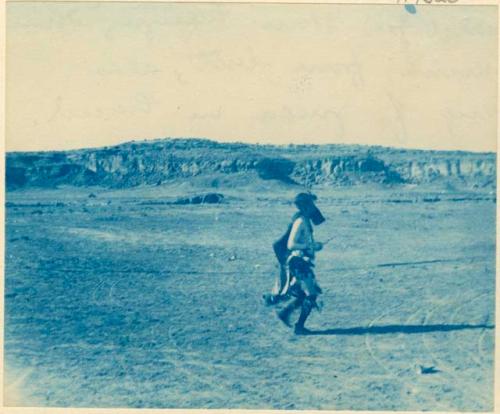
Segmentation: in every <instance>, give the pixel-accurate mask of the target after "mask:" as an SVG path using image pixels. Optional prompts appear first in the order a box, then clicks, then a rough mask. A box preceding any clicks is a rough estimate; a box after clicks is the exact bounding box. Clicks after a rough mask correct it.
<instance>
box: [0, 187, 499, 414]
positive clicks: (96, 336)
mask: <svg viewBox="0 0 500 414" xmlns="http://www.w3.org/2000/svg"><path fill="white" fill-rule="evenodd" d="M195 190H196V189H195V188H191V187H186V186H184V185H181V184H179V185H169V186H162V187H150V188H138V189H133V190H120V191H118V190H117V191H112V190H104V189H73V188H66V189H59V190H44V191H42V190H24V191H14V192H10V193H8V194H7V201H8V205H7V219H6V279H5V294H6V301H5V306H6V307H5V362H6V372H5V375H6V381H5V382H6V385H5V386H6V398H7V403H10V404H12V405H41V406H74V407H81V406H88V407H96V406H99V407H155V408H248V409H332V410H349V409H350V410H417V411H420V410H439V411H446V410H453V411H491V410H493V351H494V325H495V321H494V300H495V298H494V295H495V289H494V287H495V208H496V205H495V203H494V197H495V196H494V194H491V193H481V192H478V191H475V192H459V191H444V192H443V191H441V190H440V191H439V192H438V191H437V190H436V191H434V190H432V189H426V190H423V189H421V188H419V187H409V186H406V187H395V188H392V189H383V188H378V187H354V188H345V189H333V188H319V189H317V190H315V192H316V193H317V194H318V196H319V203H318V205H319V206H320V208H321V209H322V210H323V212H324V215H325V216H326V217H327V219H328V220H327V222H325V223H324V224H323V225H322V226H320V227H318V228H317V230H316V238H317V239H318V240H326V239H327V238H329V237H333V241H332V242H331V243H330V244H328V246H327V247H325V249H324V251H323V252H321V253H320V255H319V256H318V260H317V267H316V272H317V276H318V279H319V283H320V284H321V286H322V288H323V291H324V294H323V295H322V296H321V300H322V301H323V303H324V307H323V310H322V312H321V313H319V312H316V311H314V312H313V313H312V315H311V317H310V318H309V320H308V323H307V326H308V328H310V329H311V330H312V331H313V335H308V336H295V335H294V334H293V332H292V331H291V330H290V329H289V328H286V327H285V326H284V325H282V324H281V323H280V322H279V320H278V319H277V318H276V316H275V309H274V308H273V307H266V306H265V305H264V303H263V301H262V299H261V296H262V294H263V293H265V292H268V291H269V290H270V289H271V287H272V285H273V281H274V277H275V275H276V273H277V265H276V261H275V259H274V256H273V252H272V249H271V244H272V242H273V241H274V240H275V239H276V238H278V237H279V236H280V235H281V234H282V233H283V231H284V230H285V229H286V226H287V224H288V222H289V219H290V217H291V216H292V214H293V212H294V208H293V206H292V204H291V203H290V200H291V198H292V197H293V195H294V193H295V192H296V191H297V189H295V188H293V187H286V186H285V187H280V186H278V185H277V184H273V183H271V182H270V183H268V184H265V185H264V184H262V186H261V187H258V188H256V187H253V188H247V189H245V188H242V189H232V190H231V189H228V188H221V189H218V190H217V191H219V192H222V193H224V194H225V195H226V202H225V203H224V204H221V205H187V206H173V205H166V204H160V203H157V201H158V200H169V199H171V198H174V197H176V196H178V195H184V194H186V192H189V191H195ZM90 193H93V194H94V195H95V196H96V197H90V198H89V194H90ZM432 367H433V368H432Z"/></svg>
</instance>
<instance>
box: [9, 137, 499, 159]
mask: <svg viewBox="0 0 500 414" xmlns="http://www.w3.org/2000/svg"><path fill="white" fill-rule="evenodd" d="M189 140H193V141H205V142H211V143H214V144H220V145H224V144H227V145H235V144H239V145H246V146H249V147H252V146H253V147H275V148H286V147H324V146H339V147H340V146H343V147H361V148H380V149H392V150H399V151H409V152H443V153H467V154H495V155H496V153H497V151H496V150H494V151H476V150H466V149H463V150H461V149H435V148H428V149H427V148H425V149H424V148H409V147H398V146H390V145H377V144H358V143H352V144H349V143H345V142H336V143H334V142H325V143H321V144H319V143H307V142H302V143H292V142H290V143H261V142H245V141H238V140H236V139H235V140H228V141H223V140H218V139H216V138H211V137H210V138H208V137H182V136H181V137H161V138H142V139H131V140H130V139H129V140H123V141H122V142H120V143H117V144H111V145H100V146H90V147H78V148H67V149H41V150H11V151H8V150H5V151H4V153H5V154H23V153H24V154H29V153H50V152H59V153H64V152H78V151H90V150H102V149H111V148H115V147H120V146H123V145H127V144H134V143H136V144H146V145H151V144H153V143H155V142H160V141H189Z"/></svg>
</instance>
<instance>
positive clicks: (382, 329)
mask: <svg viewBox="0 0 500 414" xmlns="http://www.w3.org/2000/svg"><path fill="white" fill-rule="evenodd" d="M494 327H495V326H492V325H466V324H462V325H386V326H369V327H355V328H335V329H324V330H321V331H316V330H315V331H313V330H310V331H308V333H307V334H308V335H365V334H376V335H378V334H394V333H405V334H417V333H427V332H449V331H462V330H468V329H493V328H494Z"/></svg>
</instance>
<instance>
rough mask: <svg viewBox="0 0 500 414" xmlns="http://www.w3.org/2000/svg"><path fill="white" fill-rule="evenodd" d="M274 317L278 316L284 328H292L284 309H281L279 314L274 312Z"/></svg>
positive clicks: (288, 313) (288, 315)
mask: <svg viewBox="0 0 500 414" xmlns="http://www.w3.org/2000/svg"><path fill="white" fill-rule="evenodd" d="M276 315H278V318H280V321H281V322H283V323H284V324H285V325H286V326H288V327H289V328H291V327H292V325H291V323H290V312H287V311H286V310H285V309H282V310H280V311H279V312H276Z"/></svg>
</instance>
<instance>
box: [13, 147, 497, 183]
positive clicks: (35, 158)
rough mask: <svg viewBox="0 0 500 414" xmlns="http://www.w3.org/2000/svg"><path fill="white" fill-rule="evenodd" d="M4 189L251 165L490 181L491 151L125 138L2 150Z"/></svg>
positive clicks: (380, 178) (354, 176) (317, 174)
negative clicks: (96, 144)
mask: <svg viewBox="0 0 500 414" xmlns="http://www.w3.org/2000/svg"><path fill="white" fill-rule="evenodd" d="M6 161H7V162H6V180H7V188H8V189H10V190H13V189H17V188H23V187H27V186H37V187H54V186H57V185H63V184H64V185H75V186H90V185H100V186H105V187H114V188H122V187H132V186H136V185H140V184H146V185H156V184H161V183H163V182H167V181H169V180H174V179H180V178H188V177H193V176H199V175H211V174H216V173H219V174H220V173H222V174H233V173H241V172H248V171H255V172H256V173H257V174H258V175H259V177H260V178H262V179H277V180H281V181H283V182H297V183H301V184H321V183H323V184H327V185H328V184H329V185H353V184H357V183H368V182H377V183H385V184H397V183H428V182H432V181H435V180H452V181H454V182H459V183H463V184H464V185H474V186H480V187H485V186H491V187H493V186H494V185H495V180H496V155H495V154H494V153H466V152H440V151H416V150H396V149H391V148H381V147H363V146H346V145H321V146H316V145H300V146H295V145H293V146H286V147H278V146H269V145H265V146H263V145H249V144H239V143H235V144H222V143H216V142H213V141H208V140H199V139H165V140H156V141H145V142H130V143H125V144H122V145H118V146H115V147H104V148H98V149H83V150H75V151H65V152H30V153H8V154H7V160H6Z"/></svg>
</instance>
